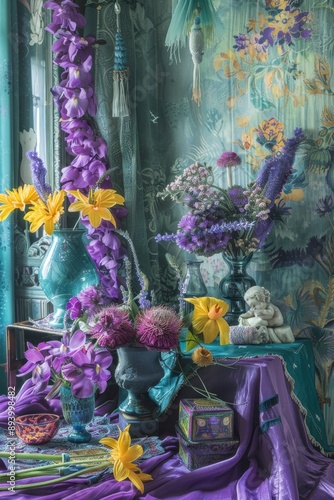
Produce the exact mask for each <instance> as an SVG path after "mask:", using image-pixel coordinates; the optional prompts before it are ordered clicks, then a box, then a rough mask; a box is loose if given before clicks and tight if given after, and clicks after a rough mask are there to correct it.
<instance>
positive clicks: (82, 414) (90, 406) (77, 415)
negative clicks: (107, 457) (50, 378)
mask: <svg viewBox="0 0 334 500" xmlns="http://www.w3.org/2000/svg"><path fill="white" fill-rule="evenodd" d="M60 402H61V406H62V410H63V416H64V419H65V421H66V422H67V423H68V424H70V425H72V427H73V431H72V432H71V433H70V434H69V435H68V437H67V439H68V440H69V441H71V442H72V443H88V442H89V441H90V440H91V438H92V436H91V434H90V432H88V431H87V430H86V425H87V424H89V422H91V420H92V419H93V417H94V411H95V396H94V394H93V395H92V396H90V397H88V398H77V397H75V396H73V394H72V390H71V389H70V388H69V387H66V386H64V385H62V386H61V388H60Z"/></svg>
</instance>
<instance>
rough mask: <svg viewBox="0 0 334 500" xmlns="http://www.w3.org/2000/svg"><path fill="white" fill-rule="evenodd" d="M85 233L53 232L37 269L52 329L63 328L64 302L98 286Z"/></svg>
mask: <svg viewBox="0 0 334 500" xmlns="http://www.w3.org/2000/svg"><path fill="white" fill-rule="evenodd" d="M85 233H86V230H85V229H75V230H73V229H56V230H55V231H54V233H53V235H52V240H51V245H50V247H49V248H48V251H47V252H46V254H45V257H44V259H43V261H42V263H41V266H40V268H39V283H40V286H41V288H42V290H43V292H44V293H45V295H46V296H47V298H48V299H49V300H50V301H51V303H52V305H53V310H54V311H53V314H52V319H51V320H50V322H49V324H50V326H51V327H52V328H64V315H65V312H66V304H67V302H68V301H69V300H70V299H71V298H72V297H74V296H75V295H78V293H79V292H81V291H82V290H84V289H85V288H87V287H88V286H90V285H97V284H98V283H99V275H98V273H97V270H96V266H95V264H94V262H93V260H92V259H91V257H90V255H89V253H88V251H87V249H86V245H85V243H84V241H83V239H82V238H83V235H84V234H85Z"/></svg>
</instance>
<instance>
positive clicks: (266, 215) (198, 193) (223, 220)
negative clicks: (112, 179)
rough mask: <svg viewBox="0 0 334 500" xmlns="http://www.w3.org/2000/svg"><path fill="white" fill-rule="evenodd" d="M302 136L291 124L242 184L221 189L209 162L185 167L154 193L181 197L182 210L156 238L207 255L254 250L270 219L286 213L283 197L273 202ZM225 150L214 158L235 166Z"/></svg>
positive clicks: (266, 229) (238, 254) (277, 197)
mask: <svg viewBox="0 0 334 500" xmlns="http://www.w3.org/2000/svg"><path fill="white" fill-rule="evenodd" d="M304 139H305V136H304V134H303V132H302V130H301V129H299V128H297V129H296V130H295V131H294V134H293V137H292V138H289V139H287V140H286V141H285V144H284V146H283V147H282V149H281V150H280V151H278V152H277V153H276V154H275V156H271V157H270V158H268V159H267V160H265V162H264V165H263V167H262V168H261V170H260V173H259V175H258V177H257V179H256V180H255V181H254V182H253V183H251V184H250V185H249V186H248V188H243V187H242V186H238V185H234V186H232V187H230V188H229V189H222V188H220V187H218V186H216V185H214V178H213V173H212V168H211V167H207V166H203V165H201V164H200V163H198V162H197V163H195V164H194V165H191V166H190V167H188V168H187V169H185V171H184V172H183V174H182V175H180V176H179V177H177V178H176V179H175V180H174V182H172V183H171V184H170V185H169V186H167V187H166V189H165V190H164V191H163V193H160V196H162V197H166V196H170V197H171V198H172V200H174V201H177V202H182V203H183V204H184V205H185V206H186V207H187V208H188V213H186V214H185V215H184V216H183V217H182V218H181V220H180V221H179V223H178V227H177V231H176V232H175V233H172V234H164V235H161V234H158V235H157V236H156V241H158V242H159V241H173V242H175V243H176V244H177V245H178V246H179V247H180V248H182V249H184V250H186V251H188V252H191V253H195V254H197V255H204V256H207V257H208V256H211V255H214V254H216V253H219V252H224V253H225V254H227V255H230V257H232V258H236V257H239V256H244V255H247V254H249V253H253V252H255V251H256V250H257V249H258V248H260V247H261V246H262V244H263V243H264V241H265V239H266V237H267V236H268V234H269V232H270V231H271V229H272V227H273V223H274V221H275V220H276V221H277V220H279V221H282V217H283V215H287V214H288V211H287V210H285V208H284V203H282V202H279V203H276V202H277V200H278V199H279V197H280V195H281V193H282V190H283V187H284V185H285V183H286V182H287V179H288V177H289V175H290V173H291V172H292V166H293V162H294V158H295V154H296V151H297V148H298V146H299V144H300V143H301V142H302V141H303V140H304ZM231 155H232V153H228V154H226V153H223V155H221V156H220V157H219V159H218V160H219V162H220V166H223V165H224V166H225V167H226V166H229V167H230V166H231V164H232V163H233V165H234V166H236V165H237V164H236V163H235V161H236V160H235V157H234V156H231ZM233 155H235V154H233ZM235 156H237V155H235ZM231 162H232V163H231Z"/></svg>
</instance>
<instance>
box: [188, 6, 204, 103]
mask: <svg viewBox="0 0 334 500" xmlns="http://www.w3.org/2000/svg"><path fill="white" fill-rule="evenodd" d="M189 50H190V53H191V57H192V60H193V63H194V71H193V92H192V98H193V100H194V101H195V103H196V104H197V105H198V106H199V105H200V104H201V73H200V64H201V62H202V61H203V54H204V36H203V31H202V28H201V19H200V17H199V16H197V17H195V21H194V25H193V27H192V29H191V32H190V36H189Z"/></svg>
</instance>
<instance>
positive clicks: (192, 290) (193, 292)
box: [183, 259, 208, 314]
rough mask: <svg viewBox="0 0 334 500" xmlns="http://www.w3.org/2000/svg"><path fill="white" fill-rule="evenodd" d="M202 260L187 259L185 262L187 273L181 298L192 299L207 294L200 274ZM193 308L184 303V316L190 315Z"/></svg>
mask: <svg viewBox="0 0 334 500" xmlns="http://www.w3.org/2000/svg"><path fill="white" fill-rule="evenodd" d="M202 262H203V261H202V260H195V259H189V260H187V261H186V264H187V272H186V276H185V278H184V282H183V297H184V298H185V299H186V298H193V297H205V296H206V295H207V294H208V290H207V288H206V286H205V283H204V280H203V276H202V273H201V264H202ZM193 308H194V306H193V305H192V304H190V303H189V302H185V305H184V312H185V314H189V313H191V311H192V310H193Z"/></svg>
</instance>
